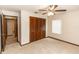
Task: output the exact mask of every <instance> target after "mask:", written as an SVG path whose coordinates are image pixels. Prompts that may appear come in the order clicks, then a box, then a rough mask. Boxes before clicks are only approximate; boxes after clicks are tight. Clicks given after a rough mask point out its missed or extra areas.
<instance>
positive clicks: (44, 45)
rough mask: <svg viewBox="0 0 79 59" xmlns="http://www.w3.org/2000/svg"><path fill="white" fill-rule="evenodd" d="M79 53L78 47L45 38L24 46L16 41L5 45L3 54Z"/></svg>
mask: <svg viewBox="0 0 79 59" xmlns="http://www.w3.org/2000/svg"><path fill="white" fill-rule="evenodd" d="M64 53H71V54H72V53H79V47H78V46H74V45H71V44H68V43H64V42H60V41H57V40H54V39H50V38H45V39H42V40H39V41H35V42H33V43H30V44H27V45H25V46H22V47H21V46H20V45H19V44H18V43H14V44H11V45H7V47H6V50H5V51H4V52H3V54H64Z"/></svg>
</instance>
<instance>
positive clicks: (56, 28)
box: [52, 20, 61, 34]
mask: <svg viewBox="0 0 79 59" xmlns="http://www.w3.org/2000/svg"><path fill="white" fill-rule="evenodd" d="M52 33H57V34H61V20H52Z"/></svg>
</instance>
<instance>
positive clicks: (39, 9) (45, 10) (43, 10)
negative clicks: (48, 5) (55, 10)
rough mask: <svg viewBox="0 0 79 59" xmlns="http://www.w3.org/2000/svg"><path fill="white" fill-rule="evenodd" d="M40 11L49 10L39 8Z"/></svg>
mask: <svg viewBox="0 0 79 59" xmlns="http://www.w3.org/2000/svg"><path fill="white" fill-rule="evenodd" d="M39 11H47V10H44V9H39Z"/></svg>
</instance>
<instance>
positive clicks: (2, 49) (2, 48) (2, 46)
mask: <svg viewBox="0 0 79 59" xmlns="http://www.w3.org/2000/svg"><path fill="white" fill-rule="evenodd" d="M5 16H8V17H16V19H15V20H16V31H17V33H16V35H17V42H19V41H18V16H10V15H2V17H1V18H2V20H1V28H2V24H3V19H4V18H3V17H5ZM2 31H3V29H1V34H3V33H2ZM6 31H7V30H6ZM1 44H2V45H1V51H4V50H5V47H4V45H3V35H1Z"/></svg>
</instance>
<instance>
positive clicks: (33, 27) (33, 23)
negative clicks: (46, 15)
mask: <svg viewBox="0 0 79 59" xmlns="http://www.w3.org/2000/svg"><path fill="white" fill-rule="evenodd" d="M35 31H36V19H35V18H34V17H30V42H33V41H35V40H36V32H35Z"/></svg>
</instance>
